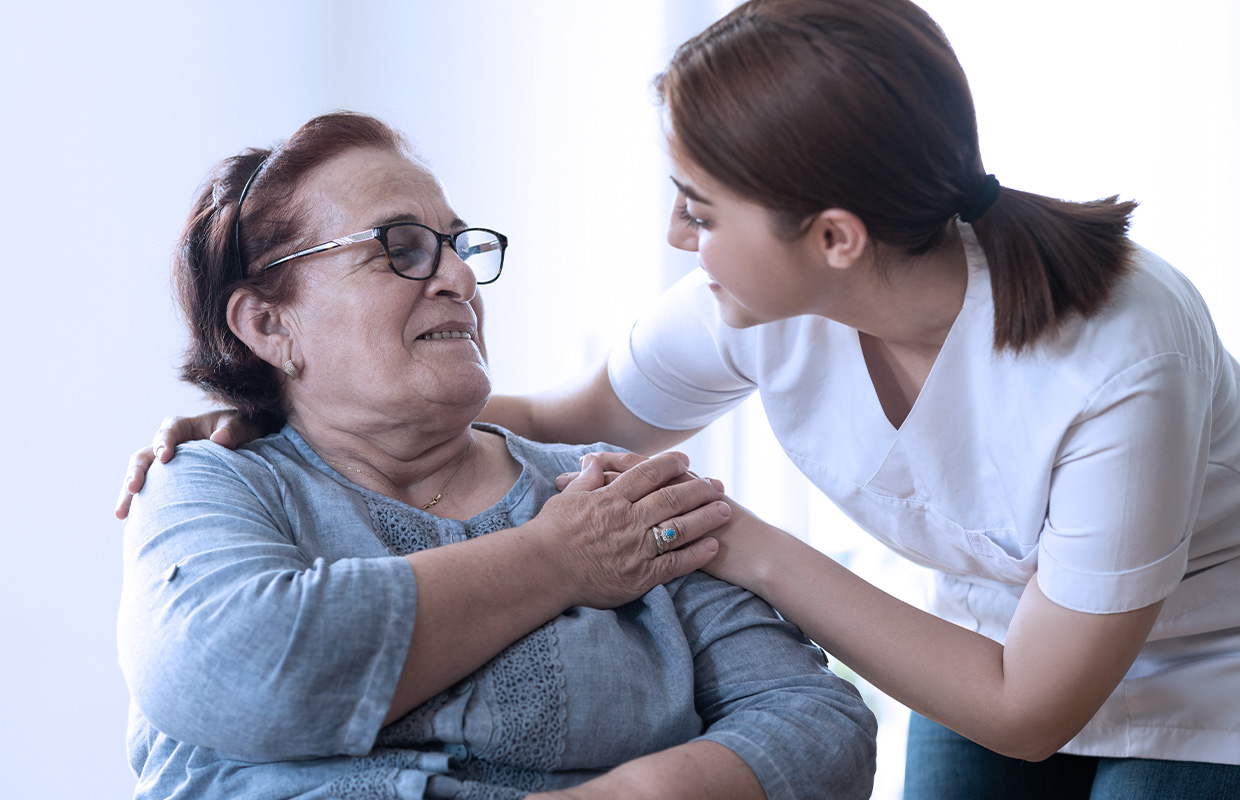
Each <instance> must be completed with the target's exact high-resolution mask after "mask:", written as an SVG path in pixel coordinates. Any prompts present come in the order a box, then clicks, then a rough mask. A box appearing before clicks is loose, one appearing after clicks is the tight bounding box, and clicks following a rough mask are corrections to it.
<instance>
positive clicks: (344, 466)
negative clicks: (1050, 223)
mask: <svg viewBox="0 0 1240 800" xmlns="http://www.w3.org/2000/svg"><path fill="white" fill-rule="evenodd" d="M473 443H474V440H473V439H472V438H470V440H469V442H467V443H466V445H465V449H464V451H462V452H461V456H460V458H458V459H457V460H456V469H454V470H452V474H451V475H449V476H448V479H447V480H446V481H444V482H443V485H442V486H440V487H439V491H438V492H437V493H436V494H435V496H434V497H432V498H431V500H430V502H429V503H427V504H426V505H424V506H422V510H423V511H425V510H428V509H429V508H431V507H432V506H434V505H435V504H436V503H438V502H439V501H440V500H442V499H443V490H444V489H447V488H448V484H449V483H452V479H453V478H455V477H456V473H458V472H460V471H461V466H462V465H463V464H464V463H465V457H466V456H467V455H469V448H470V447H471V446H472V445H473ZM327 463H328V464H331V465H332V466H333V467H340V468H341V469H347V470H349V471H350V472H357V473H360V474H362V475H365V476H366V477H367V478H370V479H372V480H376V481H378V482H379V483H382V484H383V485H384V486H386V487H388V488H389V489H391V490H392V494H399V492H397V491H396V487H395V486H393V485H392V483H391V482H390V481H386V480H384V479H383V478H380V477H379V476H378V475H374V474H372V473H370V472H367V471H366V470H364V469H358V468H357V467H350V466H349V465H348V464H342V463H340V462H339V461H332V460H331V459H330V458H329V459H327Z"/></svg>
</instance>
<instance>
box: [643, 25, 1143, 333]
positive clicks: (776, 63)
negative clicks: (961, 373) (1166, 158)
mask: <svg viewBox="0 0 1240 800" xmlns="http://www.w3.org/2000/svg"><path fill="white" fill-rule="evenodd" d="M655 88H656V90H657V92H658V97H659V101H660V103H661V104H662V105H663V107H664V108H665V109H666V110H667V111H668V112H669V121H670V127H671V133H672V136H673V146H674V147H675V148H677V149H678V151H679V152H680V153H682V154H683V155H685V156H686V157H687V158H688V159H690V160H691V161H692V162H694V163H695V164H696V165H697V166H698V167H700V168H702V169H703V170H705V171H706V173H708V174H709V175H711V177H713V178H714V179H716V180H718V181H719V182H720V183H722V184H723V185H724V186H726V187H728V189H729V190H731V191H733V192H735V193H736V194H737V195H739V196H741V197H743V198H745V199H748V200H750V201H752V202H755V203H757V204H759V205H762V206H764V207H766V208H767V209H768V210H769V211H770V212H771V214H772V220H773V230H774V231H775V232H776V233H777V234H778V235H780V236H783V237H784V238H787V239H792V238H795V237H796V236H797V235H799V234H800V233H801V232H802V231H803V230H804V226H805V224H806V223H807V222H808V220H809V219H810V218H812V217H813V216H815V215H816V214H818V213H819V212H820V211H823V210H825V209H828V208H843V209H846V210H848V211H850V212H852V213H854V214H856V215H857V216H858V217H859V218H860V219H861V221H862V222H864V223H865V225H866V228H867V230H868V231H869V234H870V237H871V239H873V240H874V241H876V242H881V243H883V244H887V245H889V246H892V247H894V248H897V249H899V250H900V251H902V252H903V253H905V254H907V255H910V256H916V255H920V254H923V253H927V252H930V251H932V250H934V249H935V248H937V247H939V246H940V245H942V244H943V242H944V240H945V238H946V236H947V232H948V230H949V228H948V225H949V223H951V222H952V220H953V219H954V218H955V217H956V216H957V215H958V214H960V212H962V211H964V210H966V209H968V208H969V207H970V206H972V205H973V204H974V202H975V201H976V200H977V198H978V197H979V195H981V194H982V192H983V189H984V188H985V185H986V175H985V172H984V170H983V168H982V159H981V154H980V151H979V147H978V138H977V121H976V117H975V115H974V110H973V98H972V95H971V94H970V92H969V85H968V81H967V80H966V79H965V75H964V72H963V70H962V69H961V67H960V63H959V62H958V61H957V59H956V54H955V53H954V52H953V50H952V48H951V45H950V44H948V42H947V39H946V37H945V36H944V35H943V32H942V31H941V30H940V29H939V27H938V26H937V25H936V24H935V22H934V21H933V20H932V19H930V17H929V16H928V15H927V14H926V13H925V12H924V11H922V10H921V9H920V8H918V7H917V6H916V5H914V4H913V3H911V2H907V0H751V1H750V2H747V3H744V4H742V5H741V6H739V7H738V8H736V9H735V10H734V11H732V13H730V14H728V15H727V16H726V17H724V18H723V19H721V20H719V21H718V22H716V23H715V24H714V25H712V26H711V27H710V28H708V29H707V30H705V31H703V32H702V33H701V34H699V35H698V36H696V37H694V38H693V39H690V40H689V41H688V42H685V43H684V44H683V45H681V46H680V48H679V49H678V50H677V51H676V54H675V55H674V56H673V57H672V60H671V63H670V64H669V65H668V67H667V69H666V70H665V71H664V72H663V73H662V74H661V75H659V76H658V77H657V78H656V79H655ZM1135 207H1136V204H1135V203H1132V202H1123V203H1121V202H1117V198H1115V197H1111V198H1107V199H1105V200H1098V201H1095V202H1091V203H1070V202H1064V201H1061V200H1055V199H1052V198H1048V197H1042V196H1040V195H1036V194H1029V193H1026V192H1019V191H1016V190H1013V189H1009V188H1006V187H1004V188H1002V189H1000V191H999V194H998V197H997V199H996V200H995V202H994V205H993V206H991V207H990V209H989V210H987V211H986V212H985V214H984V215H983V216H982V217H981V218H980V219H978V220H976V221H975V222H973V230H974V232H975V233H976V235H977V238H978V242H979V243H980V245H981V247H982V250H983V251H984V252H985V254H986V259H987V261H988V262H989V265H990V273H991V284H992V290H993V295H994V304H995V347H996V348H997V349H1003V348H1011V349H1012V350H1016V351H1019V350H1022V349H1024V348H1025V347H1027V346H1029V345H1031V344H1032V343H1033V342H1035V341H1036V340H1037V339H1038V338H1039V337H1041V336H1043V335H1044V334H1046V333H1048V332H1050V331H1052V330H1053V329H1054V327H1055V325H1056V324H1057V323H1058V322H1059V321H1060V320H1061V319H1063V318H1064V317H1065V316H1066V315H1068V314H1070V313H1073V312H1077V313H1081V314H1084V315H1086V316H1088V315H1089V314H1092V313H1093V312H1095V311H1097V310H1098V309H1099V308H1100V307H1101V306H1102V304H1103V303H1105V301H1106V299H1107V297H1108V295H1109V293H1110V291H1111V288H1112V287H1113V286H1114V285H1115V283H1116V281H1117V280H1118V279H1119V278H1120V277H1121V276H1122V275H1123V274H1124V273H1125V272H1126V270H1127V269H1128V264H1129V255H1130V252H1131V245H1130V244H1129V242H1128V240H1127V231H1128V218H1129V216H1130V215H1131V213H1132V210H1133V209H1134V208H1135Z"/></svg>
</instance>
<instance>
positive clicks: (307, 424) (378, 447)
mask: <svg viewBox="0 0 1240 800" xmlns="http://www.w3.org/2000/svg"><path fill="white" fill-rule="evenodd" d="M316 422H318V423H319V424H316ZM289 423H290V424H291V425H292V426H293V428H294V430H296V431H297V432H298V433H299V434H300V435H301V437H302V438H303V439H305V440H306V443H307V444H309V445H310V447H311V448H313V449H314V451H315V452H316V453H318V454H319V457H321V458H322V459H323V460H324V461H326V462H327V463H328V464H329V465H331V466H332V467H333V468H334V469H335V470H336V471H337V472H339V473H340V474H341V475H343V476H344V477H346V478H348V479H349V480H350V481H352V482H353V483H356V484H358V485H359V486H364V487H365V488H367V489H370V490H372V491H376V492H379V493H381V494H386V495H388V496H389V497H392V498H395V499H397V500H400V501H401V502H403V503H408V504H409V505H412V506H417V507H419V508H421V507H424V506H426V505H427V504H428V503H429V502H430V501H431V500H433V499H434V498H435V497H436V495H441V497H440V499H439V501H438V502H437V503H436V504H435V505H438V504H439V503H444V502H446V501H447V500H448V499H449V498H450V497H453V498H454V500H455V502H453V503H452V504H451V505H459V504H460V502H459V501H461V500H462V499H464V498H465V497H466V496H467V495H469V493H470V492H469V490H470V487H471V486H472V485H474V483H475V482H473V481H470V480H468V475H467V473H469V472H470V469H471V463H472V462H474V461H476V456H477V455H478V454H477V452H476V451H477V450H478V449H479V448H477V447H475V446H474V440H475V438H476V436H477V435H478V434H477V433H476V432H475V431H474V430H473V429H472V428H471V427H469V426H468V425H465V426H464V427H461V426H459V425H458V426H456V427H454V428H448V429H444V428H435V429H422V428H417V427H416V426H413V425H408V426H404V427H385V429H383V430H376V431H358V430H351V429H345V428H341V427H337V426H332V425H326V424H322V423H321V421H318V420H313V419H307V417H306V415H304V414H302V415H290V417H289ZM454 487H457V491H456V493H455V495H454V493H453V489H454ZM428 510H429V509H428Z"/></svg>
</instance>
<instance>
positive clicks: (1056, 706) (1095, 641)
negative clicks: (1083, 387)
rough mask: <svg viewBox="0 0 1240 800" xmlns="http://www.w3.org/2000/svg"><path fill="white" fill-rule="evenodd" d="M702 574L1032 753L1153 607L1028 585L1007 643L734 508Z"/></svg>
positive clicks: (1106, 689)
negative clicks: (1117, 607) (1118, 607)
mask: <svg viewBox="0 0 1240 800" xmlns="http://www.w3.org/2000/svg"><path fill="white" fill-rule="evenodd" d="M736 511H737V512H739V516H736V517H734V519H733V522H732V523H731V524H730V525H729V528H731V529H732V530H728V531H726V532H723V533H722V535H721V536H720V539H721V542H723V550H722V551H721V557H720V559H719V560H718V562H717V563H715V562H712V564H711V565H709V566H708V567H707V569H708V571H710V572H712V573H714V574H716V575H718V576H719V577H722V578H724V579H726V580H730V581H732V582H734V583H739V584H740V585H743V586H745V587H746V588H748V589H750V590H752V591H753V592H755V593H756V594H758V595H759V596H761V597H763V598H764V599H765V600H767V602H769V603H771V605H773V606H775V608H777V609H778V610H779V611H780V613H781V614H783V615H784V616H785V617H786V618H788V619H789V620H791V621H792V622H793V623H795V624H796V625H798V626H799V627H800V628H801V629H802V630H803V631H805V633H806V634H807V635H809V636H810V637H811V638H813V639H814V640H815V641H817V642H818V643H819V644H821V645H822V646H823V647H824V648H825V649H826V650H827V651H828V652H830V653H831V654H832V655H834V656H835V657H837V658H839V659H840V660H841V661H843V662H844V663H846V664H848V666H849V667H851V668H852V669H853V670H855V671H856V672H857V673H858V674H860V675H862V676H863V677H865V678H866V679H867V680H868V681H870V682H871V683H873V684H874V685H875V686H876V687H878V688H879V689H880V690H882V691H884V692H886V693H887V694H889V695H891V696H892V697H894V698H895V699H896V700H899V701H900V702H902V703H904V704H905V705H907V706H908V707H910V708H912V709H913V710H915V711H917V712H918V713H920V714H922V715H924V716H926V717H929V718H930V719H933V720H936V721H938V722H940V723H942V724H944V725H946V726H947V727H949V728H952V729H953V730H955V731H957V732H959V733H961V734H962V735H964V736H967V737H968V738H970V739H972V740H974V741H976V742H978V743H979V744H981V745H983V746H985V747H988V748H990V749H992V750H995V751H997V752H1000V753H1003V754H1005V755H1011V756H1015V757H1019V758H1024V759H1026V760H1038V759H1041V758H1045V757H1046V756H1048V755H1050V754H1052V753H1054V752H1055V751H1056V750H1058V749H1059V748H1060V747H1062V746H1063V745H1064V744H1065V743H1066V742H1067V741H1068V740H1069V739H1071V738H1072V737H1073V736H1075V735H1076V733H1078V732H1079V731H1080V729H1081V728H1082V727H1083V726H1084V725H1085V724H1086V723H1087V722H1088V721H1089V719H1090V718H1091V717H1092V716H1093V715H1094V713H1096V711H1097V709H1098V708H1099V707H1101V705H1102V703H1103V701H1105V700H1106V698H1107V696H1109V695H1110V693H1111V692H1112V691H1113V690H1114V688H1115V686H1116V685H1117V684H1118V682H1119V680H1120V679H1121V678H1122V677H1123V675H1124V673H1125V672H1126V671H1127V669H1128V667H1129V666H1130V665H1131V663H1132V661H1133V659H1135V657H1136V654H1137V652H1138V650H1139V649H1140V647H1141V644H1142V643H1143V642H1144V641H1145V638H1146V636H1147V635H1148V633H1149V629H1150V628H1151V627H1152V625H1153V622H1154V619H1155V617H1156V616H1157V613H1158V609H1159V606H1160V605H1161V604H1155V605H1153V606H1150V607H1147V608H1144V609H1140V610H1137V611H1132V612H1125V613H1123V614H1106V615H1103V614H1084V613H1080V612H1073V611H1069V610H1067V609H1063V608H1061V607H1059V606H1057V605H1055V604H1054V603H1052V602H1051V601H1050V600H1048V599H1047V598H1046V597H1045V596H1044V595H1042V593H1041V591H1040V590H1039V588H1038V586H1037V582H1036V579H1035V580H1033V581H1031V582H1030V584H1029V586H1028V587H1026V590H1025V597H1023V598H1022V600H1021V603H1020V606H1019V608H1018V610H1017V613H1016V616H1015V618H1014V619H1013V622H1012V625H1011V628H1010V630H1009V633H1008V638H1007V642H1006V645H1004V644H1000V643H998V642H995V641H993V640H991V639H988V638H986V637H985V636H982V635H980V634H977V633H974V632H972V631H968V630H965V629H964V628H961V627H959V626H957V625H954V624H952V623H950V622H946V621H944V620H941V619H939V618H937V617H935V616H933V615H931V614H928V613H926V612H924V611H921V610H920V609H917V608H915V607H913V606H911V605H909V604H907V603H904V602H902V601H900V600H898V599H896V598H894V597H892V596H890V595H888V594H887V593H885V592H883V591H881V590H880V589H878V588H876V587H874V586H872V585H871V584H869V583H867V582H866V581H864V580H862V579H861V578H859V577H857V576H856V575H854V574H852V573H851V572H849V571H848V570H847V569H846V568H844V567H842V566H840V565H839V564H838V563H836V562H835V561H833V560H832V559H830V558H828V557H827V556H825V555H823V554H822V553H820V552H818V551H817V550H815V549H813V548H812V547H810V546H808V545H806V544H804V543H803V542H800V541H799V540H797V539H795V538H794V537H792V536H790V535H788V534H786V533H784V532H783V531H779V530H778V529H775V528H773V527H772V526H769V525H766V524H765V523H762V522H761V521H760V520H757V519H756V518H755V517H753V516H752V515H751V514H748V512H744V511H743V509H736Z"/></svg>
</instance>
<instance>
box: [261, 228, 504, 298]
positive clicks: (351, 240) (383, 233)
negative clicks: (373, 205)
mask: <svg viewBox="0 0 1240 800" xmlns="http://www.w3.org/2000/svg"><path fill="white" fill-rule="evenodd" d="M410 225H412V226H414V227H417V228H422V229H423V230H427V231H430V232H431V233H433V234H434V235H435V238H436V239H437V240H438V246H437V247H436V248H435V260H434V263H432V264H431V271H430V274H429V275H426V276H425V277H421V278H419V277H416V276H413V275H406V274H405V273H403V272H400V271H398V270H397V269H396V265H395V264H393V263H392V254H391V253H390V252H389V251H388V243H387V232H388V231H390V230H391V229H392V228H400V227H404V226H410ZM470 231H482V232H483V233H489V234H491V235H492V236H494V237H495V238H496V240H498V241H499V270H498V271H497V272H496V273H495V277H494V278H491V279H489V280H485V281H478V285H479V286H485V285H487V284H488V283H495V282H496V281H497V280H499V276H500V275H501V274H503V272H504V254H505V253H506V252H507V250H508V237H507V236H505V235H504V234H502V233H500V232H499V231H495V230H491V229H490V228H462V229H461V230H459V231H457V232H456V233H440V232H439V231H437V230H435V229H434V228H432V227H431V226H429V225H423V224H422V223H421V222H413V221H411V220H402V221H400V222H388V223H386V224H383V225H376V226H375V227H373V228H370V229H369V230H364V231H358V232H357V233H350V234H349V235H348V236H340V237H338V238H335V239H332V240H331V241H330V242H323V243H322V244H316V245H315V246H314V247H307V248H306V249H305V250H298V251H297V252H296V253H291V254H289V255H287V256H284V257H283V258H277V259H276V260H275V261H272V262H271V263H270V264H267V265H266V266H264V267H263V269H262V271H263V272H266V271H267V270H269V269H271V268H272V267H275V266H278V265H280V264H283V263H284V262H286V261H292V260H293V259H295V258H303V257H305V256H312V255H314V254H315V253H325V252H327V251H328V250H335V249H336V248H338V247H346V246H348V245H351V244H357V243H359V242H368V241H370V240H371V239H375V240H377V241H378V242H379V246H380V247H381V248H382V249H383V256H384V258H386V259H387V262H388V268H389V269H391V270H392V272H393V273H395V274H396V275H397V276H399V277H401V278H404V279H405V280H407V281H428V280H430V279H431V278H433V277H435V275H436V274H437V273H438V272H439V263H440V260H441V256H442V254H443V246H444V245H445V244H447V245H451V247H452V252H454V253H455V252H456V240H457V239H458V238H459V237H460V236H463V235H464V234H466V233H469V232H470ZM458 257H459V256H458ZM465 263H466V266H468V264H469V262H468V261H466V262H465Z"/></svg>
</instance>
